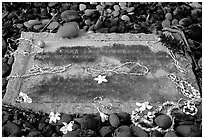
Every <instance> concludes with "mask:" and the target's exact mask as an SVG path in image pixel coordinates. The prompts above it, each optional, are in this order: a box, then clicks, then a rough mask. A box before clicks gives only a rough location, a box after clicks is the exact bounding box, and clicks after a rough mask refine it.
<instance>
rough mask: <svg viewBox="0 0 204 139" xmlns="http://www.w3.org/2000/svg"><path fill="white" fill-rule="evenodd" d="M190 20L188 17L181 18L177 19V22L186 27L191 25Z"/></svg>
mask: <svg viewBox="0 0 204 139" xmlns="http://www.w3.org/2000/svg"><path fill="white" fill-rule="evenodd" d="M191 23H192V21H191V19H190V18H183V19H181V20H180V21H179V24H180V25H182V26H184V27H188V26H189V25H191Z"/></svg>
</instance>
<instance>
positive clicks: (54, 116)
mask: <svg viewBox="0 0 204 139" xmlns="http://www.w3.org/2000/svg"><path fill="white" fill-rule="evenodd" d="M59 116H60V113H58V112H57V113H56V114H54V112H50V115H49V117H50V121H49V123H52V122H54V123H56V122H57V120H60V117H59Z"/></svg>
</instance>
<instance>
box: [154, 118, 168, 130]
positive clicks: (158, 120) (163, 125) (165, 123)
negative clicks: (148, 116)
mask: <svg viewBox="0 0 204 139" xmlns="http://www.w3.org/2000/svg"><path fill="white" fill-rule="evenodd" d="M154 122H155V123H156V124H157V125H158V126H159V127H161V128H163V129H168V128H170V127H171V125H172V120H171V118H170V117H169V116H168V115H159V116H157V117H156V118H155V120H154Z"/></svg>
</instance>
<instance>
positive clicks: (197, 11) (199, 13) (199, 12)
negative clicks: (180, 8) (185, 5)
mask: <svg viewBox="0 0 204 139" xmlns="http://www.w3.org/2000/svg"><path fill="white" fill-rule="evenodd" d="M191 16H192V18H193V19H197V18H198V17H202V10H201V9H194V10H191Z"/></svg>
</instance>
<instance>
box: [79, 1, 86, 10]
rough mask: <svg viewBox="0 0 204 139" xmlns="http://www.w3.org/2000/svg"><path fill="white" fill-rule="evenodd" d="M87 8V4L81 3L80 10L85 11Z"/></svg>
mask: <svg viewBox="0 0 204 139" xmlns="http://www.w3.org/2000/svg"><path fill="white" fill-rule="evenodd" d="M85 9H86V5H85V4H82V3H81V4H79V10H80V11H84V10H85Z"/></svg>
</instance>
